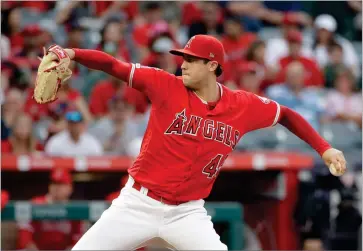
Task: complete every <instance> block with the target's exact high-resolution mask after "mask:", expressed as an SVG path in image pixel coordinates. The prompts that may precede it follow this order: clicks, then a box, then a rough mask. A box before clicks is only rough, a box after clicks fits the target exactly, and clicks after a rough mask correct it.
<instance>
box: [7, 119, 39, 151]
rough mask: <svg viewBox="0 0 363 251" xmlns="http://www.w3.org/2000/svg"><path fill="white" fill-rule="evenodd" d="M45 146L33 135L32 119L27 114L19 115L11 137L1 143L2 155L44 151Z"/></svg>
mask: <svg viewBox="0 0 363 251" xmlns="http://www.w3.org/2000/svg"><path fill="white" fill-rule="evenodd" d="M43 149H44V148H43V146H42V145H41V144H40V143H39V142H37V140H36V139H35V137H34V136H33V135H32V119H31V117H30V116H29V115H27V114H18V115H17V117H16V118H15V121H14V124H13V126H12V128H11V135H10V136H9V138H8V139H7V140H3V141H1V153H2V154H4V153H11V154H17V155H23V154H32V153H35V152H36V151H43Z"/></svg>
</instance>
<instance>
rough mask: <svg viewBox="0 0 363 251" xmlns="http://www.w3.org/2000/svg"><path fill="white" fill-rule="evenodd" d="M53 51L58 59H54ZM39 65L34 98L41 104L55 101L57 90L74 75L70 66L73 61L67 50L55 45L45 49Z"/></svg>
mask: <svg viewBox="0 0 363 251" xmlns="http://www.w3.org/2000/svg"><path fill="white" fill-rule="evenodd" d="M51 52H53V53H54V54H55V55H56V56H57V58H58V59H54V56H53V55H52V53H51ZM39 59H40V60H41V62H40V65H39V67H38V73H37V79H36V82H35V88H34V93H33V98H34V99H35V101H36V102H37V103H39V104H44V103H49V102H53V101H55V100H56V99H57V92H58V90H59V88H60V87H61V85H62V83H64V82H65V81H66V80H67V79H69V78H70V77H71V75H72V71H71V70H70V69H69V68H68V67H69V64H70V62H71V60H70V58H69V56H68V54H67V53H66V51H65V50H64V49H63V48H62V47H60V46H58V45H53V46H51V47H49V49H48V50H47V51H46V50H45V49H44V56H43V58H39Z"/></svg>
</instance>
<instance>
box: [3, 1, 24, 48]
mask: <svg viewBox="0 0 363 251" xmlns="http://www.w3.org/2000/svg"><path fill="white" fill-rule="evenodd" d="M2 3H3V2H2ZM21 22H22V20H21V13H20V9H19V8H9V9H7V10H5V11H3V10H1V34H3V35H5V36H6V37H7V38H9V40H10V46H11V53H10V55H14V54H15V53H18V52H19V51H20V50H21V49H22V46H23V43H24V38H23V37H22V35H21V34H20V32H21Z"/></svg>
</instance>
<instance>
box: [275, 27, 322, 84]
mask: <svg viewBox="0 0 363 251" xmlns="http://www.w3.org/2000/svg"><path fill="white" fill-rule="evenodd" d="M286 39H287V41H288V51H289V52H288V53H289V54H288V55H287V56H286V57H282V58H281V59H280V61H279V65H280V72H279V73H278V75H277V77H276V80H275V81H276V82H283V81H284V79H285V74H286V67H287V66H288V65H289V64H290V63H291V62H294V61H298V62H300V63H301V64H302V65H303V66H304V68H305V71H304V72H305V75H304V85H305V86H318V87H322V86H324V76H323V73H322V72H321V70H320V69H319V66H318V65H317V63H316V62H315V61H314V60H312V59H310V58H307V57H305V56H303V55H302V52H301V49H302V34H301V33H300V32H299V31H295V30H292V31H289V32H288V33H287V38H286Z"/></svg>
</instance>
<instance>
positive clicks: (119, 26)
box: [97, 18, 131, 61]
mask: <svg viewBox="0 0 363 251" xmlns="http://www.w3.org/2000/svg"><path fill="white" fill-rule="evenodd" d="M126 26H127V24H126V20H124V19H119V18H112V19H109V20H108V21H107V23H106V24H105V25H104V27H103V28H102V30H101V37H102V39H101V42H100V44H99V45H98V46H97V50H102V51H104V52H107V53H108V54H110V55H112V56H114V57H116V58H118V59H121V60H126V61H129V60H131V56H130V53H129V48H128V47H127V45H126V40H125V39H124V37H123V35H124V33H125V29H126Z"/></svg>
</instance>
